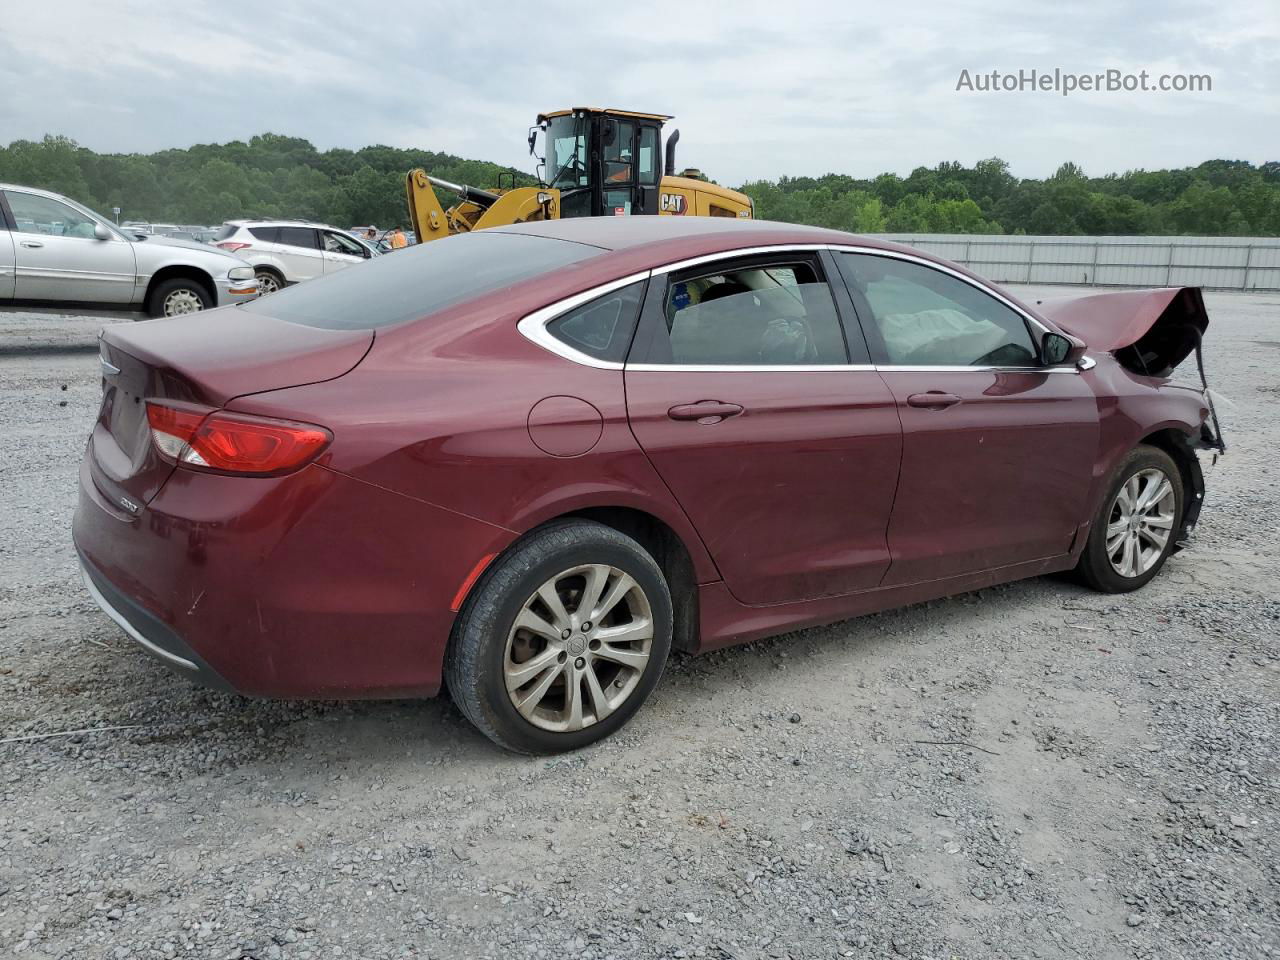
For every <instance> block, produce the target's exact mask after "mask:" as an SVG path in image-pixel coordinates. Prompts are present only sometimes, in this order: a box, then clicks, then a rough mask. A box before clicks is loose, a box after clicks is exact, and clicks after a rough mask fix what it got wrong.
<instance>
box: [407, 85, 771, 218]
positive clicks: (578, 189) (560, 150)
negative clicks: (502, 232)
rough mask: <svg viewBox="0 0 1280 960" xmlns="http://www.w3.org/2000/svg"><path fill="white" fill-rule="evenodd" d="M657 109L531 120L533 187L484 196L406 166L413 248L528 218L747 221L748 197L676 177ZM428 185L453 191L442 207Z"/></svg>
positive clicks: (564, 113)
mask: <svg viewBox="0 0 1280 960" xmlns="http://www.w3.org/2000/svg"><path fill="white" fill-rule="evenodd" d="M670 119H671V117H669V116H666V115H664V114H660V113H634V112H632V111H629V110H602V109H599V108H596V107H574V108H573V109H572V110H558V111H556V112H554V113H543V114H539V115H538V119H537V123H536V125H535V126H533V127H530V128H529V153H530V154H533V155H534V156H537V152H536V151H537V146H538V139H539V134H541V138H542V147H543V153H544V156H542V157H539V162H538V181H539V185H538V186H536V187H517V186H516V185H515V182H514V180H515V177H514V174H513V175H512V184H511V186H510V187H508V188H507V189H505V190H504V189H502V187H501V183H499V186H498V189H495V190H481V189H478V188H476V187H471V186H467V185H465V184H459V183H450V182H449V181H448V180H441V179H439V178H437V177H432V176H430V175H428V174H427V172H426V171H425V170H413V171H411V172H410V173H409V175H408V178H407V180H406V184H405V186H406V194H407V196H408V200H409V215H410V218H411V219H412V221H413V231H414V233H415V234H417V237H418V242H419V243H426V242H427V241H428V240H435V239H436V238H437V237H447V236H450V235H452V234H455V233H465V232H466V231H469V230H483V229H484V228H485V227H497V226H502V225H504V224H509V223H522V222H524V221H526V220H555V219H557V218H559V217H601V216H630V215H632V214H651V215H660V216H699V217H741V218H743V219H748V218H750V217H751V216H752V215H753V210H752V205H751V198H750V197H748V196H747V195H746V194H744V193H739V192H738V191H736V190H727V189H725V188H724V187H719V186H716V185H715V184H713V183H708V182H707V181H705V180H703V179H700V174H699V173H698V171H697V170H685V171H683V172H682V173H681V174H680V175H675V165H676V159H675V153H676V149H675V148H676V141H677V140H679V139H680V131H679V130H674V131H672V133H671V136H670V137H668V138H667V143H666V150H665V151H664V150H663V149H662V125H663V124H664V123H666V122H667V121H668V120H670ZM433 187H440V188H442V189H444V190H448V191H450V192H451V193H454V194H457V196H458V198H459V199H458V202H457V203H455V204H454V205H453V206H451V207H449V208H448V209H445V208H444V207H443V206H441V204H440V200H439V199H438V198H437V197H436V192H435V190H434V189H433Z"/></svg>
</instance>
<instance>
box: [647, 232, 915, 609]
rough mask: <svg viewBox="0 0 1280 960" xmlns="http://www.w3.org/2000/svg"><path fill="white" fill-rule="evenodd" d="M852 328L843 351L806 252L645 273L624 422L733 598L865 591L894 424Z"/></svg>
mask: <svg viewBox="0 0 1280 960" xmlns="http://www.w3.org/2000/svg"><path fill="white" fill-rule="evenodd" d="M837 282H838V281H837ZM855 336H856V338H857V339H856V340H855V341H854V342H853V344H852V349H853V351H854V352H853V354H852V360H851V359H850V354H849V352H848V349H847V348H846V343H845V338H844V336H843V335H842V328H841V323H840V319H839V316H838V314H837V309H836V303H835V300H834V299H833V291H832V289H831V288H830V286H829V285H828V283H827V280H826V271H825V269H824V265H823V261H822V260H821V259H820V257H819V256H818V254H816V253H814V254H809V253H788V254H777V255H774V256H771V257H756V258H738V259H737V260H733V261H730V260H726V261H723V262H720V263H716V264H711V265H703V266H701V267H697V268H694V269H692V270H689V271H685V272H682V273H676V274H671V275H663V274H661V273H659V274H655V276H654V277H653V279H652V280H651V281H650V283H649V292H648V294H647V296H646V298H645V305H644V307H643V309H642V311H641V315H640V324H639V328H638V329H637V332H636V339H635V343H634V344H633V347H632V352H631V355H630V356H629V357H628V361H627V364H626V369H625V372H624V374H623V376H624V381H625V385H626V394H627V412H628V416H629V417H630V420H631V429H632V431H633V433H634V434H635V437H636V439H637V440H638V441H639V443H640V446H641V447H642V448H643V450H644V452H645V454H646V455H647V456H648V458H649V460H650V462H652V464H653V466H654V468H655V469H656V470H657V472H658V473H659V475H660V476H661V477H662V479H663V481H664V482H665V483H666V485H667V486H668V487H669V488H670V489H671V492H672V493H673V494H674V496H675V498H676V500H677V501H678V502H679V503H680V506H681V507H682V508H683V509H684V511H685V513H686V514H687V515H688V516H689V519H690V520H691V521H692V523H693V525H694V527H695V528H696V529H697V531H698V534H699V536H701V538H702V540H703V542H704V543H705V544H706V546H707V549H708V551H709V552H710V553H711V556H712V557H713V558H714V560H715V562H716V565H717V567H718V568H719V570H720V572H721V574H722V575H723V576H724V580H725V584H726V585H727V587H728V589H729V591H730V592H731V593H732V594H733V596H734V597H735V598H736V599H737V600H738V601H739V602H741V603H744V604H774V603H785V602H787V601H797V600H807V599H810V598H815V597H824V596H835V595H840V594H846V593H853V592H856V591H859V590H866V589H869V588H872V587H875V586H877V585H878V584H879V583H880V579H881V577H882V576H883V575H884V572H885V570H886V569H887V567H888V565H889V551H888V546H887V543H886V539H885V527H886V525H887V523H888V519H889V511H890V507H891V505H892V503H893V491H894V487H895V485H896V484H897V480H898V461H899V458H900V452H901V445H902V441H901V436H900V433H901V429H900V427H899V425H898V415H897V412H896V410H895V408H894V401H893V395H892V394H891V393H890V392H889V389H888V388H887V387H886V386H885V384H884V381H882V380H881V379H880V377H879V376H878V375H877V374H876V372H875V370H874V369H872V367H871V366H870V365H869V364H868V363H867V356H866V352H865V346H864V345H863V344H862V340H861V335H860V334H857V333H856V330H855Z"/></svg>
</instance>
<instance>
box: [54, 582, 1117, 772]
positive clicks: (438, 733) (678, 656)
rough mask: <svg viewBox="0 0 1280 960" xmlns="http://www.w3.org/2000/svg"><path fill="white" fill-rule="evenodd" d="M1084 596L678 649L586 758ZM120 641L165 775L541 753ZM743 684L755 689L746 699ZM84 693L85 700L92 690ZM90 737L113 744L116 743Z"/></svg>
mask: <svg viewBox="0 0 1280 960" xmlns="http://www.w3.org/2000/svg"><path fill="white" fill-rule="evenodd" d="M1080 597H1085V598H1087V597H1096V594H1091V593H1088V592H1087V591H1084V590H1082V589H1081V588H1078V587H1076V586H1075V585H1074V584H1071V583H1069V582H1066V581H1063V580H1061V579H1058V578H1039V579H1033V580H1026V581H1021V582H1018V583H1014V584H1008V585H1004V586H1000V587H994V588H988V589H985V590H982V591H977V592H974V593H969V594H962V595H959V596H956V597H951V598H948V599H945V600H940V601H931V602H928V603H921V604H917V605H914V606H911V607H904V608H900V609H895V610H892V611H887V612H885V613H880V614H873V615H868V616H865V617H860V618H855V619H852V620H846V621H841V622H838V623H835V624H831V625H828V626H822V627H815V628H811V629H806V630H801V631H795V632H792V633H788V634H784V635H780V636H777V637H772V638H769V639H766V640H760V641H756V642H753V643H749V644H744V645H740V646H735V647H729V648H725V649H723V650H718V651H713V652H711V653H708V654H704V655H701V656H693V655H689V654H684V653H679V652H677V653H675V654H673V656H672V658H671V661H670V662H669V663H668V666H667V670H666V674H665V676H664V677H663V679H662V681H661V683H660V684H659V685H658V688H657V690H656V691H655V693H654V695H653V696H652V697H651V699H650V701H649V702H648V703H646V704H645V706H644V707H643V709H642V710H641V711H640V712H639V713H638V714H637V716H636V718H635V719H634V720H633V721H632V723H631V724H630V725H629V726H628V727H626V728H624V729H623V731H621V732H620V733H619V734H618V735H617V736H615V737H614V738H613V740H611V741H605V742H604V743H602V744H598V745H595V746H592V747H588V748H586V749H584V750H582V751H579V752H578V753H577V754H575V756H578V757H582V758H586V759H588V760H589V759H590V758H592V757H593V756H596V755H597V754H598V753H599V752H600V751H604V752H606V753H608V752H610V751H614V750H617V749H619V748H618V746H617V744H618V742H619V741H620V740H625V741H626V742H628V743H632V744H635V745H638V746H640V747H641V748H642V750H643V748H644V745H645V744H647V743H651V742H653V741H654V740H655V738H659V739H661V738H669V737H671V736H672V735H673V732H676V731H679V730H680V728H681V727H682V725H684V724H686V723H687V722H688V721H689V719H690V718H692V717H698V718H702V719H705V718H706V717H707V716H722V715H725V714H726V713H727V712H729V711H736V712H739V713H741V711H742V710H743V709H747V708H749V707H753V706H754V708H756V709H759V710H772V709H789V708H788V707H787V704H788V703H791V702H793V700H794V698H795V695H796V687H797V685H798V686H800V687H802V688H804V687H810V686H812V685H813V684H823V683H826V684H832V683H833V670H834V671H835V679H834V686H833V687H832V688H831V689H832V690H833V692H834V693H837V694H839V693H841V692H842V691H845V690H846V689H848V688H852V687H854V686H856V683H855V678H862V679H869V680H870V681H871V682H872V683H874V682H877V681H878V680H880V679H882V675H883V674H884V673H885V672H886V670H892V669H893V665H894V664H895V663H896V662H897V661H898V660H899V659H901V658H906V657H908V656H912V657H921V656H923V657H926V658H933V659H935V660H936V659H937V658H938V657H945V655H946V648H947V646H948V645H949V643H950V641H951V639H953V638H954V637H958V636H963V635H965V634H967V633H973V632H975V631H983V630H985V629H987V626H988V622H989V620H990V618H992V617H996V618H999V619H1000V621H1001V622H1002V624H1004V625H1006V626H1007V625H1008V624H1009V623H1010V622H1014V621H1025V622H1027V623H1030V622H1034V621H1036V620H1042V619H1043V618H1045V617H1047V616H1050V615H1053V614H1058V615H1060V611H1061V609H1062V607H1063V606H1064V605H1066V604H1074V603H1077V602H1082V601H1081V600H1078V599H1077V598H1080ZM104 635H105V634H104ZM116 652H117V653H118V654H119V655H120V656H119V657H118V658H117V657H113V658H112V663H111V664H110V667H111V668H113V669H110V671H109V672H110V673H113V674H115V677H114V678H113V682H112V683H111V684H110V685H109V686H107V687H102V686H101V685H98V694H97V698H96V706H97V707H98V710H97V713H98V716H99V718H100V719H101V720H102V722H103V723H105V724H111V725H114V724H129V725H137V726H136V727H135V728H134V729H132V730H128V731H125V733H126V737H124V738H122V739H123V740H127V742H128V744H129V746H128V747H126V748H124V749H125V751H126V752H130V753H131V752H135V751H137V752H140V753H143V754H147V755H150V756H151V757H152V758H153V759H154V760H156V761H157V762H156V763H154V764H153V766H154V768H155V769H157V770H159V771H169V772H168V773H165V775H170V773H171V772H172V771H173V770H175V769H183V770H186V771H198V772H202V773H206V774H214V773H217V772H226V771H228V770H231V769H235V768H238V767H242V766H244V765H248V764H254V765H258V766H259V768H260V769H262V770H263V772H265V771H266V770H267V769H271V770H274V771H276V773H277V774H278V778H279V779H280V781H281V782H287V781H290V780H291V779H292V778H294V777H296V776H297V775H298V774H299V772H300V769H301V768H319V769H335V768H347V769H352V768H358V769H360V770H361V771H363V775H366V776H367V775H371V774H378V773H387V772H390V771H393V770H396V769H399V768H402V767H405V766H408V767H410V768H412V767H418V766H422V765H433V764H445V765H448V766H449V767H450V768H455V769H458V770H465V769H466V768H468V767H479V768H493V767H495V765H496V766H497V767H499V768H504V769H509V768H510V767H511V766H512V765H513V764H514V765H515V766H517V767H521V766H527V765H529V764H531V763H537V762H540V761H539V760H538V759H536V758H535V759H532V760H531V759H530V758H525V757H518V756H515V755H512V754H508V753H506V752H504V751H502V750H501V749H499V748H497V747H495V746H494V745H493V744H492V743H490V742H489V741H488V740H487V739H486V738H485V737H484V736H483V735H481V734H480V733H479V732H478V731H476V730H475V729H474V728H473V727H472V726H471V725H470V724H469V723H468V722H467V721H466V719H465V718H464V717H463V716H462V715H461V713H460V712H459V711H458V710H457V709H456V708H455V707H454V705H453V704H452V702H451V701H450V700H449V699H448V696H447V694H445V693H442V694H441V695H440V696H439V697H436V698H434V699H428V700H389V701H331V700H296V701H285V700H261V699H254V698H249V697H242V696H239V695H236V694H227V693H221V692H217V691H212V690H208V689H205V688H201V687H196V686H193V685H191V684H190V683H189V682H188V681H187V680H185V679H184V678H182V677H179V676H176V675H174V674H171V673H169V672H168V671H167V670H165V669H164V667H163V666H161V665H159V664H157V663H154V662H152V661H150V660H149V659H147V658H145V657H144V656H143V655H142V654H141V653H138V652H136V651H134V650H133V649H132V648H131V647H128V646H126V645H123V644H121V645H120V647H119V648H117V650H116ZM89 670H90V671H91V672H96V671H94V670H93V668H92V667H90V668H89ZM868 675H869V676H868ZM841 677H844V678H846V679H847V681H848V682H842V681H841V680H840V678H841ZM63 679H64V680H65V679H68V678H65V677H64V678H63ZM71 682H73V683H74V680H72V681H71ZM744 690H745V691H749V692H750V694H751V701H750V702H749V703H748V704H746V705H745V706H744V703H743V700H742V696H741V695H742V693H743V691H744ZM139 691H145V692H143V693H141V695H139ZM75 699H76V700H77V701H79V703H80V704H83V703H84V696H77V697H76V698H75ZM86 746H87V749H90V750H92V751H94V752H96V751H97V750H98V749H102V748H107V749H109V748H108V747H107V744H106V743H102V744H99V745H92V744H87V745H86ZM116 746H117V749H119V748H121V741H119V740H117V741H116ZM649 752H651V751H649ZM543 761H545V758H543Z"/></svg>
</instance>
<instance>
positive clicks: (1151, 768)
mask: <svg viewBox="0 0 1280 960" xmlns="http://www.w3.org/2000/svg"><path fill="white" fill-rule="evenodd" d="M1023 292H1024V293H1026V292H1027V291H1023ZM1062 292H1063V291H1062V288H1055V289H1054V290H1053V291H1051V293H1055V294H1060V293H1062ZM1207 299H1208V301H1209V306H1210V314H1211V316H1212V318H1213V326H1212V327H1211V328H1210V333H1209V336H1208V339H1207V349H1208V363H1209V369H1210V377H1211V381H1212V382H1213V383H1214V384H1215V385H1216V387H1217V388H1218V389H1219V390H1220V391H1221V392H1222V393H1224V394H1226V395H1227V396H1229V397H1230V398H1232V399H1233V400H1234V406H1233V407H1229V408H1226V409H1224V410H1223V411H1222V414H1223V419H1224V421H1225V427H1226V430H1227V439H1228V442H1229V443H1230V445H1231V450H1230V453H1229V454H1228V456H1227V457H1226V459H1225V460H1223V461H1221V462H1220V463H1219V464H1218V465H1217V466H1216V467H1212V468H1211V467H1210V466H1209V463H1208V459H1207V458H1206V461H1205V471H1206V475H1207V481H1208V495H1207V502H1206V505H1205V510H1204V514H1203V516H1202V522H1201V526H1200V530H1199V532H1198V535H1197V538H1196V541H1195V543H1194V546H1193V547H1192V548H1191V549H1189V550H1187V551H1185V552H1184V553H1182V554H1180V555H1179V556H1177V557H1175V558H1174V559H1173V560H1172V561H1171V562H1170V563H1169V565H1168V566H1167V567H1166V569H1165V572H1164V573H1163V574H1162V575H1161V576H1160V577H1159V578H1157V579H1156V580H1155V581H1154V582H1153V583H1152V584H1151V585H1150V586H1148V587H1147V588H1146V589H1144V590H1142V591H1140V592H1138V593H1136V594H1132V595H1129V596H1125V597H1105V596H1101V595H1098V594H1093V593H1089V592H1087V591H1085V590H1083V589H1081V588H1079V587H1076V586H1074V585H1072V584H1070V583H1068V582H1065V581H1063V580H1061V579H1040V580H1031V581H1026V582H1023V583H1018V584H1013V585H1010V586H1007V587H1002V588H997V589H992V590H985V591H982V592H981V593H975V594H968V595H965V596H961V597H957V598H954V599H951V600H947V601H944V602H937V603H931V604H925V605H921V606H916V607H912V608H908V609H905V610H901V611H897V612H893V613H888V614H883V615H880V616H874V617H867V618H863V619H861V620H856V621H851V622H848V623H844V624H839V625H837V626H833V627H828V628H823V629H818V630H809V631H804V632H801V633H795V634H791V635H788V636H785V637H781V638H778V639H776V640H771V641H768V642H762V643H756V644H752V645H750V646H747V647H741V648H737V649H733V650H729V651H725V652H721V653H716V654H713V655H710V656H707V657H704V658H690V657H683V656H682V657H677V658H676V659H675V660H674V662H673V663H672V664H671V665H670V668H669V670H668V672H667V675H666V676H665V678H664V679H663V682H662V684H661V685H660V686H659V688H658V691H657V692H656V694H655V696H654V697H653V699H652V700H651V701H650V702H649V704H648V705H647V706H646V707H645V708H644V709H643V710H642V711H641V712H640V714H639V715H638V716H637V717H636V719H635V720H634V721H633V722H632V724H631V725H630V726H629V727H628V728H626V729H625V730H624V731H623V733H622V734H621V735H620V736H618V737H615V738H614V739H613V740H612V741H609V742H607V743H604V744H601V745H598V746H596V747H592V748H589V749H587V750H584V751H582V752H580V753H578V754H575V755H571V756H565V757H559V758H555V759H550V760H547V759H536V760H535V759H528V758H518V757H513V756H509V755H506V754H504V753H501V752H499V751H498V750H497V749H496V748H494V747H493V746H491V745H490V744H489V742H488V741H487V740H484V739H483V738H482V737H481V736H480V735H479V734H477V733H475V732H474V731H473V730H472V729H471V728H470V727H469V726H468V725H467V724H466V722H465V721H464V720H463V719H462V718H461V716H460V715H459V714H458V713H457V711H456V710H455V709H454V708H453V707H452V706H451V705H450V704H449V703H448V702H447V701H433V702H426V703H420V702H393V703H355V704H342V703H327V702H326V703H281V702H264V701H252V700H246V699H242V698H238V697H235V696H229V695H223V694H216V693H211V692H208V691H204V690H201V689H197V688H195V687H193V686H190V685H189V684H188V683H187V682H186V681H184V680H182V679H180V678H178V677H176V676H174V675H172V674H170V673H169V672H168V671H167V670H165V669H164V668H163V667H161V666H160V665H159V664H157V663H156V662H155V661H153V660H151V659H150V658H148V657H147V656H146V655H145V654H143V653H142V652H141V651H140V650H138V649H136V648H135V647H134V646H133V645H132V643H131V642H130V641H129V640H128V639H127V638H126V637H125V636H123V635H122V634H121V632H120V631H119V630H118V629H117V628H116V627H115V626H114V625H113V624H112V623H111V622H110V621H109V620H108V619H107V618H106V616H104V615H103V614H102V613H101V612H99V610H98V609H97V607H95V606H94V604H93V602H92V601H91V600H90V599H89V597H88V596H87V595H86V593H85V591H84V590H83V588H82V587H81V585H80V582H79V579H78V576H77V572H76V566H75V562H74V558H73V552H72V548H71V543H70V533H69V523H70V517H71V512H72V509H73V504H74V496H75V490H76V483H77V464H78V461H79V459H80V454H81V450H82V448H83V444H84V439H85V437H86V435H87V432H88V429H89V425H90V423H91V421H92V418H93V414H94V411H95V409H96V406H97V399H98V393H99V386H98V380H97V370H96V362H95V358H94V355H93V354H92V353H80V354H76V353H67V352H63V353H47V352H39V349H38V344H39V343H40V342H42V341H41V336H40V335H36V334H35V333H33V332H32V331H34V330H35V329H36V327H35V325H36V324H43V325H44V326H45V328H47V329H48V330H52V332H53V337H54V339H56V340H57V342H59V343H63V344H64V345H65V344H68V343H70V342H72V341H73V340H75V339H76V336H77V335H81V336H82V335H83V332H84V331H89V336H91V335H92V330H94V329H96V324H98V323H99V322H100V321H66V323H67V324H69V325H74V326H75V331H79V332H80V333H79V334H76V333H75V332H74V331H73V332H72V333H67V334H66V335H65V336H63V333H62V332H60V331H61V329H62V328H60V327H59V326H58V324H57V323H51V322H50V321H49V318H38V319H37V318H25V319H24V318H23V317H16V318H15V317H8V318H0V320H3V322H2V323H0V332H2V333H3V334H4V342H3V343H0V347H4V346H5V345H12V344H14V343H18V342H21V343H24V344H28V345H31V344H35V345H37V346H34V347H31V348H30V349H25V350H24V351H23V352H22V353H16V354H14V353H11V354H10V355H8V356H0V472H2V473H3V485H2V488H0V489H3V500H2V505H3V510H2V511H0V531H2V534H3V535H2V536H0V571H2V575H0V739H7V738H15V737H23V736H27V735H35V734H47V733H54V732H59V731H68V730H76V729H82V728H109V727H123V729H114V730H112V729H104V730H100V732H94V733H89V734H80V735H75V736H63V737H52V738H45V739H28V740H21V741H19V742H9V743H0V954H8V953H12V954H16V955H22V956H25V957H50V958H52V957H60V958H77V960H79V958H98V957H104V958H112V960H114V958H127V957H138V958H161V957H214V958H228V960H231V958H241V957H254V958H260V960H261V958H277V957H281V958H333V957H346V958H381V957H402V956H403V957H438V958H456V957H489V958H508V957H513V958H524V957H538V958H560V957H570V956H572V957H589V958H598V960H603V958H607V957H615V958H623V957H663V958H667V957H708V958H714V960H727V958H736V960H753V958H764V957H778V958H783V957H791V958H801V957H804V958H808V957H840V956H851V957H876V958H881V957H898V956H901V957H916V958H925V957H930V958H935V960H943V958H953V957H957V958H977V957H1011V958H1012V957H1019V958H1020V957H1051V958H1081V957H1090V958H1092V957H1150V958H1160V960H1166V958H1179V957H1194V958H1197V960H1205V958H1221V957H1226V958H1236V957H1260V956H1276V955H1280V907H1278V898H1280V843H1278V842H1277V838H1278V832H1277V819H1278V818H1280V807H1278V806H1277V783H1278V781H1280V776H1278V771H1277V749H1276V737H1277V733H1280V707H1278V704H1277V681H1278V680H1280V596H1278V593H1280V590H1278V589H1277V584H1278V583H1280V508H1278V507H1277V504H1278V503H1280V466H1278V465H1280V458H1278V457H1277V449H1280V424H1278V423H1277V418H1278V417H1280V374H1277V372H1276V370H1277V366H1278V365H1280V319H1278V316H1280V297H1277V296H1274V295H1273V296H1265V295H1252V296H1250V295H1233V294H1209V295H1208V297H1207ZM24 324H28V325H26V326H24ZM68 329H70V327H68ZM46 339H47V338H46ZM0 352H3V351H2V350H0Z"/></svg>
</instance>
